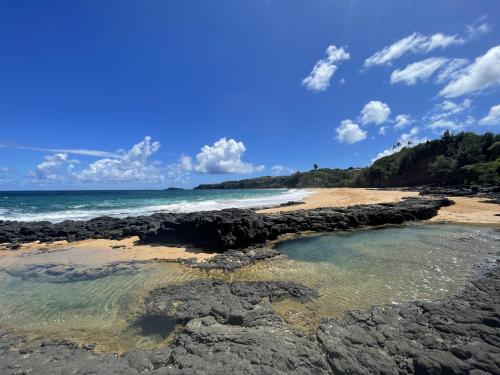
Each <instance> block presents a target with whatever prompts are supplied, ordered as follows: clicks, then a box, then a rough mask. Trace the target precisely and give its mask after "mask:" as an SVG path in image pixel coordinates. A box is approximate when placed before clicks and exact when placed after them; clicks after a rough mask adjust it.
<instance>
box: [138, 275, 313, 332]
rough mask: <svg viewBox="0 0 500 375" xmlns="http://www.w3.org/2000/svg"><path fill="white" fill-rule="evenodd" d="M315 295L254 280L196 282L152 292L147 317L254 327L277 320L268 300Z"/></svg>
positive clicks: (306, 298)
mask: <svg viewBox="0 0 500 375" xmlns="http://www.w3.org/2000/svg"><path fill="white" fill-rule="evenodd" d="M316 297H318V293H317V292H316V291H314V290H313V289H310V288H307V287H305V286H303V285H299V284H296V283H293V282H286V281H272V282H271V281H267V282H266V281H255V282H235V283H231V284H228V283H225V282H223V281H220V280H195V281H192V282H188V283H185V284H180V285H174V286H168V287H166V288H159V289H155V290H154V291H153V292H152V293H151V295H150V296H149V297H148V298H147V299H146V310H147V312H148V313H149V314H159V315H167V316H169V317H171V318H176V319H179V320H184V321H185V320H189V319H193V318H199V317H204V316H212V317H214V318H215V320H216V321H217V322H219V323H223V324H225V323H230V324H238V325H246V326H250V325H255V324H254V323H253V321H254V320H255V319H256V320H257V321H260V320H262V319H267V320H269V319H271V320H275V319H277V316H275V314H274V311H273V309H272V308H271V306H270V305H269V303H268V302H269V301H271V302H275V301H280V300H282V299H285V298H296V299H298V300H300V301H302V302H306V301H309V300H311V299H312V298H316Z"/></svg>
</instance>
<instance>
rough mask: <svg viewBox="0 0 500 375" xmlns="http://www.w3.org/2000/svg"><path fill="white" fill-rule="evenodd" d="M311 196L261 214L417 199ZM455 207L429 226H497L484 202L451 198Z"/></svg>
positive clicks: (354, 193) (375, 193) (339, 192)
mask: <svg viewBox="0 0 500 375" xmlns="http://www.w3.org/2000/svg"><path fill="white" fill-rule="evenodd" d="M307 190H309V191H311V192H312V193H311V195H309V196H308V197H306V198H305V199H304V202H305V204H301V205H295V206H288V207H278V208H268V209H264V210H260V211H259V212H261V213H279V212H287V211H294V210H300V209H312V208H319V207H347V206H353V205H356V204H375V203H389V202H398V201H400V200H401V199H402V198H403V197H417V196H418V193H417V192H411V191H400V190H377V189H363V188H334V189H307ZM449 198H450V199H452V200H453V201H455V204H454V205H452V206H450V207H443V208H441V209H440V210H439V214H438V215H437V216H435V217H433V218H432V219H431V221H433V222H454V223H468V224H495V225H496V224H500V216H495V214H499V213H500V210H499V209H498V205H496V204H491V203H484V202H481V201H484V200H485V198H469V197H453V196H450V197H449Z"/></svg>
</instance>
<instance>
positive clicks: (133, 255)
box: [0, 237, 215, 261]
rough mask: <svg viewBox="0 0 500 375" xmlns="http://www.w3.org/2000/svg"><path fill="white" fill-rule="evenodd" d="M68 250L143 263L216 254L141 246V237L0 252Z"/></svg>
mask: <svg viewBox="0 0 500 375" xmlns="http://www.w3.org/2000/svg"><path fill="white" fill-rule="evenodd" d="M68 248H71V249H82V250H85V249H87V250H89V249H90V250H95V249H100V250H102V251H103V252H112V253H113V255H112V258H113V260H114V261H134V260H138V261H141V260H151V259H162V260H177V259H189V258H196V259H197V261H206V260H207V259H210V258H212V257H213V256H214V255H215V254H214V253H206V252H202V251H200V250H198V249H195V248H191V247H189V246H168V245H167V246H164V245H155V244H141V243H139V237H129V238H125V239H123V240H106V239H91V240H84V241H76V242H67V241H57V242H54V243H51V244H43V243H38V242H35V243H29V244H23V245H22V247H21V249H20V250H15V251H14V250H8V249H2V248H0V250H3V251H1V252H0V256H1V255H13V254H19V251H21V252H22V251H33V250H39V249H44V250H47V251H57V250H63V249H68ZM118 250H119V251H118ZM103 256H104V254H103Z"/></svg>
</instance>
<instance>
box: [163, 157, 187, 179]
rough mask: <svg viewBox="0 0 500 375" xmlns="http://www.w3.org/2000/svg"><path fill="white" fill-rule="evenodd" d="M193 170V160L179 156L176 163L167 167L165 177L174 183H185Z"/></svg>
mask: <svg viewBox="0 0 500 375" xmlns="http://www.w3.org/2000/svg"><path fill="white" fill-rule="evenodd" d="M192 170H193V159H192V158H191V157H190V156H187V155H181V157H180V158H179V160H178V161H177V162H176V163H172V164H170V165H169V166H168V172H167V176H168V178H169V179H170V180H172V181H174V182H181V183H185V182H187V181H188V180H189V172H191V171H192Z"/></svg>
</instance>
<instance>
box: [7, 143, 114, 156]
mask: <svg viewBox="0 0 500 375" xmlns="http://www.w3.org/2000/svg"><path fill="white" fill-rule="evenodd" d="M5 147H8V146H5ZM10 147H12V148H15V149H18V150H31V151H42V152H54V153H62V154H73V155H84V156H96V157H99V158H119V157H121V155H122V154H121V153H120V152H109V151H101V150H86V149H80V148H77V149H74V148H43V147H31V146H22V145H11V146H10Z"/></svg>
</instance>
